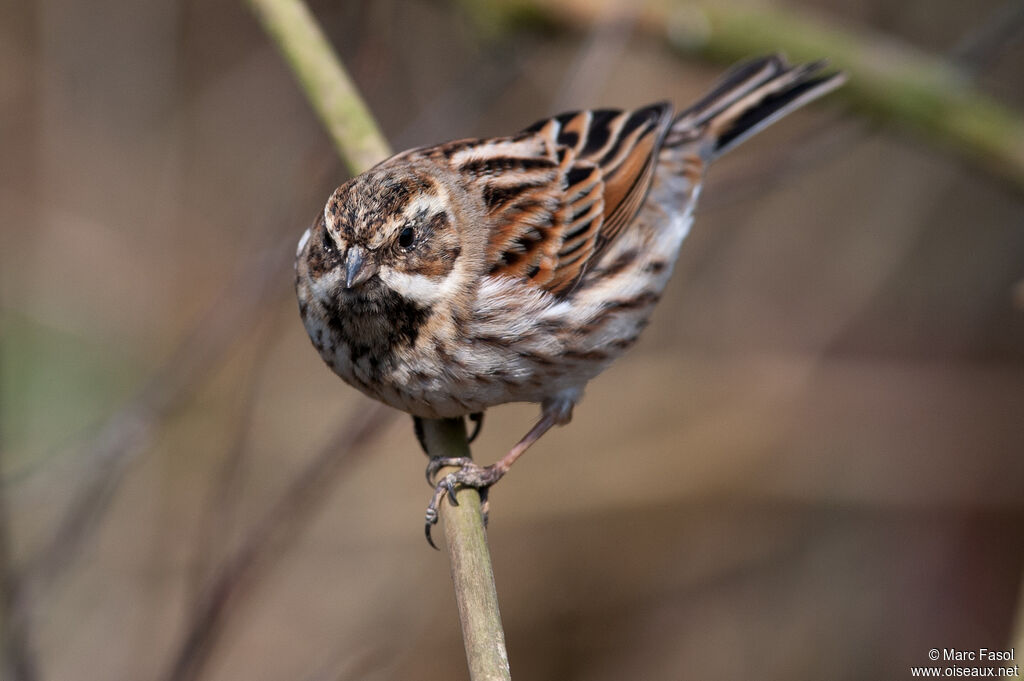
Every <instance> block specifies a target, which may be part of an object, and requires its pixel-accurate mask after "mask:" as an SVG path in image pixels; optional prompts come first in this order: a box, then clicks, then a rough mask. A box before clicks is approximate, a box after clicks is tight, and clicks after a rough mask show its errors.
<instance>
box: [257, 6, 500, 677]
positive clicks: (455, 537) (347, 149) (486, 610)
mask: <svg viewBox="0 0 1024 681" xmlns="http://www.w3.org/2000/svg"><path fill="white" fill-rule="evenodd" d="M248 2H249V4H250V6H251V7H252V8H253V10H254V12H255V13H256V16H257V17H258V18H259V20H260V22H261V23H262V24H263V27H264V28H265V29H266V31H267V33H268V34H270V36H271V37H272V38H273V39H274V42H275V43H276V44H277V47H278V49H279V50H280V51H281V53H282V54H283V55H284V57H285V59H286V60H287V61H288V64H289V65H290V66H291V67H292V69H293V70H294V71H295V74H296V76H297V77H298V80H299V83H300V84H301V86H302V89H303V90H304V91H305V93H306V97H307V98H308V99H309V101H310V103H311V104H312V105H313V108H314V109H315V110H316V112H317V114H318V115H319V116H320V119H321V120H322V121H323V123H324V125H325V126H326V127H327V130H328V132H329V133H330V135H331V138H332V139H333V140H334V144H335V146H336V147H337V148H338V151H339V153H340V154H341V156H342V158H344V159H345V162H346V164H347V166H348V169H349V171H350V172H351V173H352V174H353V175H355V174H358V173H361V172H363V171H364V170H366V169H367V168H369V167H371V166H372V165H374V164H375V163H378V162H379V161H381V160H383V159H385V158H387V157H388V156H390V155H391V150H390V148H389V146H388V143H387V141H386V140H385V139H384V137H383V136H382V135H381V133H380V130H379V128H378V127H377V124H376V122H375V121H374V118H373V115H372V114H371V113H370V110H369V109H368V108H367V106H366V104H364V103H363V100H362V98H361V97H360V96H359V93H358V91H357V90H356V88H355V86H354V85H353V84H352V80H351V79H350V78H349V76H348V74H347V73H346V72H345V69H344V68H343V67H342V65H341V63H340V62H339V61H338V58H337V56H336V55H335V54H334V51H333V50H332V49H331V46H330V44H329V43H328V42H327V39H326V38H325V37H324V35H323V33H322V32H321V31H320V28H319V26H317V23H316V20H315V19H314V18H313V16H312V15H311V14H310V13H309V10H308V9H307V8H306V6H305V5H304V4H303V2H302V1H301V0H248ZM424 439H425V440H426V442H427V450H428V451H429V452H430V455H431V456H435V457H436V456H441V457H468V456H469V443H468V442H467V441H466V429H465V424H464V423H463V421H462V419H443V420H425V421H424ZM443 473H444V471H442V474H443ZM457 499H458V502H459V505H458V506H453V505H451V504H449V503H447V502H444V503H442V505H441V506H442V510H441V517H442V519H443V522H444V534H445V540H446V541H445V543H446V545H447V547H448V555H449V559H450V561H451V572H452V581H453V582H454V584H455V599H456V601H457V603H458V608H459V619H460V620H461V622H462V635H463V641H464V644H465V648H466V660H467V662H468V664H469V672H470V678H471V679H472V680H473V681H502V680H506V681H507V680H508V679H509V678H510V677H509V669H508V656H507V654H506V652H505V633H504V631H503V629H502V626H501V617H500V614H499V612H498V595H497V590H496V589H495V586H494V572H493V570H492V568H491V555H490V551H489V549H488V547H487V536H486V534H485V533H484V526H483V517H482V515H481V512H480V495H479V494H477V491H476V490H474V489H463V490H459V491H458V492H457Z"/></svg>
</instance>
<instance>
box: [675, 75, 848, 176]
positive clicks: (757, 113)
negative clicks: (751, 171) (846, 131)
mask: <svg viewBox="0 0 1024 681" xmlns="http://www.w3.org/2000/svg"><path fill="white" fill-rule="evenodd" d="M824 67H825V62H824V61H818V62H814V63H811V64H803V65H800V66H790V65H789V64H787V63H786V61H785V60H784V59H783V58H782V57H781V56H779V55H771V56H768V57H761V58H759V59H755V60H752V61H749V62H745V63H743V64H740V65H738V66H736V67H735V68H733V69H732V70H731V71H729V72H728V73H727V74H726V75H725V76H724V77H723V78H722V80H721V81H720V82H719V83H718V84H717V85H716V86H715V87H714V88H713V89H712V90H711V92H709V93H708V94H707V95H706V96H705V97H704V98H703V99H701V100H700V101H699V102H697V103H696V104H695V105H693V106H692V107H690V108H689V109H687V110H686V111H683V112H682V113H681V114H679V115H678V116H677V117H676V119H675V120H674V121H672V124H671V126H670V127H669V131H668V134H667V135H666V137H665V142H664V146H665V147H675V146H680V145H682V144H687V143H690V142H694V141H696V140H698V139H699V140H704V141H706V145H702V148H701V153H702V155H703V156H704V157H705V160H706V161H711V160H714V159H715V158H718V157H719V156H721V155H722V154H724V153H726V152H727V151H729V150H730V149H732V148H733V147H735V146H737V145H738V144H740V143H741V142H743V141H744V140H746V139H747V138H749V137H751V136H752V135H754V134H756V133H758V132H760V131H761V130H763V129H765V128H766V127H768V126H769V125H771V124H772V123H774V122H775V121H777V120H778V119H780V118H782V117H783V116H785V115H786V114H788V113H790V112H791V111H794V110H795V109H798V108H799V107H801V106H803V105H804V104H807V103H808V102H810V101H812V100H815V99H817V98H818V97H821V96H822V95H824V94H826V93H828V92H831V91H832V90H834V89H835V88H837V87H839V86H840V85H842V84H843V82H844V80H845V78H844V76H843V74H842V73H832V74H825V75H822V74H821V73H820V72H821V70H822V69H823V68H824Z"/></svg>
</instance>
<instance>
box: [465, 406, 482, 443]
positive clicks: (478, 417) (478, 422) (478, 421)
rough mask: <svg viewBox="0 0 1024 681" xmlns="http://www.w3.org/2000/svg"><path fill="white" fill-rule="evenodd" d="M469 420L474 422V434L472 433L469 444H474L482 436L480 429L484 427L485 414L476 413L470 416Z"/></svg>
mask: <svg viewBox="0 0 1024 681" xmlns="http://www.w3.org/2000/svg"><path fill="white" fill-rule="evenodd" d="M469 420H470V421H472V422H473V432H472V433H470V435H469V439H468V440H467V442H469V444H473V441H474V440H476V436H477V435H479V434H480V429H481V428H483V427H484V413H483V412H482V411H478V412H474V413H472V414H470V415H469Z"/></svg>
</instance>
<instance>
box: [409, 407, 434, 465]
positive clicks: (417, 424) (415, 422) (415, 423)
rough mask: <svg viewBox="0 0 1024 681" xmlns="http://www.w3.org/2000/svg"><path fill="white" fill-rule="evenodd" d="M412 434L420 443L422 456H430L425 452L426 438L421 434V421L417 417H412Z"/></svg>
mask: <svg viewBox="0 0 1024 681" xmlns="http://www.w3.org/2000/svg"><path fill="white" fill-rule="evenodd" d="M412 432H413V433H415V434H416V442H419V443H420V449H422V450H423V453H424V454H426V455H427V456H430V452H429V451H428V450H427V437H426V435H424V434H423V419H421V418H420V417H419V416H413V417H412ZM428 479H429V478H428Z"/></svg>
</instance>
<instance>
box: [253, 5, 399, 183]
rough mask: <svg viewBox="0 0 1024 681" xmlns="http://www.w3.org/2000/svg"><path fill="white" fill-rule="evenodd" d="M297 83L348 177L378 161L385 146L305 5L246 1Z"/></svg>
mask: <svg viewBox="0 0 1024 681" xmlns="http://www.w3.org/2000/svg"><path fill="white" fill-rule="evenodd" d="M248 2H249V6H250V7H252V9H253V11H254V12H255V13H256V15H257V16H258V17H259V20H260V22H261V23H262V24H263V28H264V29H265V30H266V31H267V33H269V34H270V35H271V37H273V39H274V42H275V43H276V44H277V47H278V49H279V50H280V51H281V54H283V55H284V58H285V59H286V60H287V61H288V64H289V66H291V67H292V70H293V71H294V72H295V75H296V77H297V78H298V79H299V82H300V83H301V84H302V88H303V90H304V91H305V92H306V95H307V97H308V98H309V101H310V103H311V104H312V105H313V108H314V109H315V110H316V113H317V115H318V116H319V117H320V121H321V122H322V123H323V124H324V127H326V128H327V132H328V133H329V134H330V136H331V139H332V140H333V141H334V146H335V147H336V148H337V150H338V153H339V154H341V157H342V158H343V159H344V160H345V165H346V166H348V170H349V172H350V173H352V174H353V175H357V174H359V173H361V172H363V171H364V170H366V169H367V168H369V167H370V166H372V165H374V164H375V163H378V162H379V161H382V160H384V159H385V158H386V157H388V156H389V155H390V154H389V153H388V146H387V142H386V141H385V140H384V137H383V136H382V135H381V133H380V130H379V129H378V128H377V121H376V120H375V119H374V117H373V116H371V115H369V112H368V111H367V110H366V106H365V105H364V104H363V100H362V98H361V97H360V96H359V93H358V92H357V91H356V87H355V85H354V84H353V83H352V80H351V79H350V78H349V77H348V74H347V73H346V72H345V70H344V69H343V68H342V67H341V62H339V61H338V59H337V57H335V55H334V51H333V50H332V49H331V46H330V44H329V43H328V42H327V38H325V37H324V34H323V32H322V31H321V30H320V27H319V26H318V25H317V23H316V20H315V19H314V18H313V16H312V15H311V14H310V13H309V10H308V9H307V8H306V5H305V4H304V3H302V2H295V1H277V0H248Z"/></svg>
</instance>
